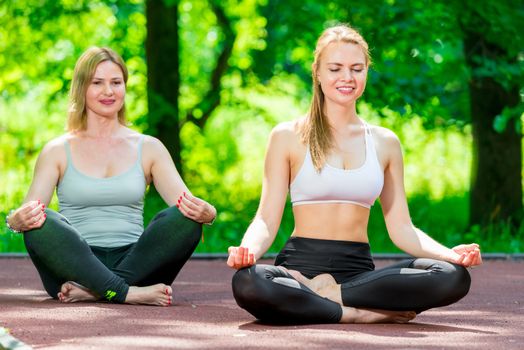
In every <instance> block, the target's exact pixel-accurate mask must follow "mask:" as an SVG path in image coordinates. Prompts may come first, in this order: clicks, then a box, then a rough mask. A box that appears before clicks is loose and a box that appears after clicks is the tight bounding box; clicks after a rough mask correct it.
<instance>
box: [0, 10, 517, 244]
mask: <svg viewBox="0 0 524 350" xmlns="http://www.w3.org/2000/svg"><path fill="white" fill-rule="evenodd" d="M472 3H473V2H472ZM480 3H481V4H482V6H479V7H478V11H480V13H481V14H483V15H484V14H485V15H487V14H488V13H489V12H490V11H492V12H493V11H495V13H497V14H498V16H499V18H498V19H493V20H492V25H493V26H494V28H495V29H496V30H495V31H493V32H492V33H495V34H493V35H496V34H497V33H498V34H500V39H499V40H500V41H503V42H504V44H507V45H508V46H511V47H512V48H513V49H514V50H520V51H519V56H518V57H519V60H518V61H516V62H505V63H503V62H485V65H484V67H485V71H478V72H470V71H469V70H468V68H467V67H466V65H465V63H464V53H463V52H462V51H463V48H462V44H461V39H462V38H461V36H460V33H461V32H460V26H461V25H465V23H466V24H467V25H474V17H471V18H469V17H466V14H464V15H462V14H461V15H460V16H459V15H458V13H459V12H458V10H459V9H458V5H457V4H455V3H453V4H451V5H449V4H448V3H447V2H443V1H436V2H431V3H429V2H427V1H408V0H386V1H375V2H359V3H354V4H353V3H352V4H351V6H349V5H348V3H347V2H345V1H340V0H333V1H318V0H316V1H314V0H302V1H278V0H244V1H242V0H227V1H223V2H221V5H222V6H223V7H224V8H225V10H226V14H227V16H228V18H229V20H230V21H231V22H232V24H233V28H234V31H235V35H236V37H235V44H234V48H233V52H232V56H231V57H230V59H229V61H228V63H229V68H228V70H227V72H226V74H225V76H223V78H222V88H221V91H220V94H221V105H220V106H219V107H218V108H217V109H216V110H215V111H214V113H213V116H212V118H211V119H209V121H208V123H207V124H206V126H205V128H204V129H203V130H201V129H199V128H197V127H196V126H195V125H193V124H191V123H186V124H184V125H183V127H182V129H181V140H182V144H183V151H182V154H181V155H182V164H183V169H184V177H185V181H186V182H187V184H188V186H189V187H190V188H191V190H192V191H193V192H194V193H195V195H197V196H201V197H202V198H205V199H206V200H208V201H209V202H211V203H213V204H214V205H215V206H216V207H217V209H218V212H219V216H218V219H217V221H216V222H215V224H214V225H213V226H211V227H207V226H206V227H205V242H204V243H201V244H200V245H199V247H198V248H197V251H199V252H225V251H226V249H227V247H228V246H229V245H231V244H237V243H238V242H239V241H240V239H241V236H242V234H243V232H244V231H245V229H246V228H247V226H248V225H249V223H250V221H251V220H252V218H253V216H254V214H255V212H256V209H257V205H258V199H259V196H260V185H261V179H262V166H263V157H264V150H265V145H266V142H267V137H268V135H269V131H270V130H271V128H272V127H273V126H274V125H276V124H277V123H278V122H281V121H285V120H290V119H293V118H295V117H297V116H300V115H302V114H303V113H304V112H305V111H306V110H307V108H308V105H309V98H310V83H311V81H310V66H311V62H312V51H313V48H314V45H315V40H316V38H317V37H318V34H319V33H320V32H321V30H322V29H323V28H324V27H326V26H327V25H329V24H332V23H334V21H333V19H334V18H336V19H337V20H339V21H341V22H349V23H351V24H352V25H354V26H355V27H357V28H359V29H360V30H361V31H362V34H363V35H364V37H365V38H366V39H367V40H368V42H369V43H370V46H371V54H372V57H373V61H374V64H373V67H372V70H371V71H370V74H369V81H368V86H367V91H366V93H365V96H364V100H365V102H362V103H360V104H359V106H358V108H359V113H360V114H361V115H362V116H363V117H364V118H365V119H366V120H368V121H369V122H371V123H375V124H380V125H382V126H385V127H388V128H391V129H392V130H394V131H395V132H396V133H397V134H398V135H399V137H400V139H401V141H402V143H403V146H404V154H405V163H406V168H405V176H406V189H407V192H408V196H409V198H410V208H411V214H412V217H413V221H414V223H415V224H416V225H418V226H419V227H421V228H422V229H424V230H427V231H428V232H429V233H430V234H431V235H433V236H434V237H435V238H437V239H438V240H440V241H441V242H443V243H444V244H446V245H452V244H455V243H459V242H462V241H464V240H475V241H480V242H479V243H481V245H482V246H483V247H484V248H487V249H488V250H491V251H504V252H518V251H523V247H522V243H521V242H522V238H524V232H523V231H524V228H523V227H522V226H521V227H520V228H517V229H516V230H515V229H511V228H510V227H508V226H504V223H495V224H493V225H492V226H490V227H472V228H468V227H467V218H468V209H469V208H468V188H469V179H470V166H471V142H472V141H471V131H470V127H469V126H468V122H469V119H468V115H469V107H468V96H467V80H468V77H469V76H470V75H471V74H484V73H483V72H490V74H495V75H496V76H497V77H499V78H500V79H502V80H504V81H505V82H506V84H509V85H511V84H514V83H515V82H517V83H518V84H519V86H521V87H522V86H523V85H522V82H521V80H522V74H523V71H524V70H523V69H522V64H523V62H524V53H523V52H522V47H524V45H521V44H522V40H523V39H522V35H523V33H524V30H522V29H523V28H522V22H519V19H522V11H523V9H522V4H519V2H518V1H515V2H514V3H513V2H512V1H502V2H496V3H495V2H489V3H490V4H487V3H488V2H485V1H481V2H480ZM468 4H469V2H468ZM497 4H499V5H497ZM179 11H180V12H179V13H180V18H179V28H180V46H181V47H180V55H181V57H180V60H181V62H180V63H181V66H180V77H181V86H180V97H179V103H180V112H179V113H180V117H181V120H183V118H184V116H185V115H186V114H187V113H188V111H189V110H191V109H193V108H194V107H195V105H196V104H197V103H198V101H200V100H201V99H202V97H203V96H204V95H205V93H206V91H207V90H208V89H209V87H210V73H211V71H212V69H213V67H214V64H215V62H216V59H217V57H216V56H217V54H218V52H219V51H220V45H221V40H222V39H223V35H224V34H223V33H222V32H221V30H220V27H219V25H218V24H217V20H216V18H215V16H214V14H213V11H212V10H211V8H210V6H209V3H208V2H207V1H206V0H193V1H190V0H182V1H180V2H179ZM468 16H469V15H468ZM501 23H502V24H501ZM508 28H509V29H508ZM490 33H491V32H490ZM146 35H147V33H146V28H145V15H144V4H143V1H141V0H127V1H124V0H105V1H104V0H92V1H71V0H57V1H39V0H24V1H16V2H15V1H7V2H1V3H0V66H1V67H2V69H1V70H0V174H1V176H0V187H1V188H2V191H1V192H0V219H1V220H2V222H3V219H4V217H5V215H6V213H7V212H8V210H9V209H11V208H13V207H16V206H18V205H19V204H20V203H21V202H22V200H23V197H24V194H25V192H26V190H27V188H28V186H29V183H30V181H31V177H32V168H33V165H34V162H35V160H36V157H37V155H38V152H39V150H40V149H41V148H42V147H43V145H44V144H45V143H46V142H47V141H48V140H50V139H52V138H53V137H56V136H58V135H59V134H61V133H62V132H63V130H64V124H65V123H64V122H65V116H66V113H67V108H68V106H67V92H68V88H69V84H70V80H71V76H72V71H73V67H74V63H75V61H76V59H77V58H78V56H79V55H80V54H81V53H82V52H83V51H84V50H85V49H86V48H88V47H90V46H92V45H97V46H110V47H112V48H114V49H115V50H116V51H118V52H119V53H121V55H122V56H123V58H124V59H125V61H126V64H127V65H128V68H129V71H130V79H129V82H128V87H127V88H128V92H127V98H126V104H127V111H128V116H129V120H130V121H131V123H132V127H133V128H135V129H137V130H139V131H143V130H146V129H147V127H148V109H147V98H146V91H147V88H146V83H147V79H146V70H147V66H146V62H145V52H144V40H145V37H146ZM519 45H520V46H519ZM494 70H496V73H494ZM509 85H508V86H509ZM509 115H514V113H513V114H512V113H509V112H508V116H509ZM518 115H519V116H521V118H517V119H516V120H514V122H515V125H517V124H518V123H520V125H521V123H522V112H520V113H518ZM512 122H513V121H512V119H511V118H510V117H505V116H504V115H502V116H501V117H500V118H499V119H498V122H497V123H498V124H497V125H496V126H495V127H498V128H503V127H506V126H507V125H510V124H511V123H512ZM163 206H164V204H163V203H156V202H148V203H146V213H145V221H146V222H148V221H149V219H150V218H151V217H152V216H153V215H154V213H155V212H156V211H157V210H158V209H159V208H161V207H163ZM50 207H51V208H54V209H57V202H56V198H54V199H53V202H52V203H51V205H50ZM292 229H293V219H292V215H291V208H290V207H289V205H288V207H286V210H285V213H284V219H283V221H282V225H281V227H280V231H279V234H278V238H277V240H276V242H275V244H274V245H273V247H272V251H276V250H278V249H279V247H280V246H281V245H282V244H283V242H284V241H285V240H286V239H287V237H288V236H289V234H290V232H291V231H292ZM2 232H4V234H2ZM369 232H370V239H371V243H372V246H373V250H374V251H395V248H394V247H393V246H392V244H391V243H390V241H389V239H388V237H387V232H386V230H385V226H384V223H383V218H382V215H381V212H380V204H379V203H377V204H376V205H375V206H374V207H373V209H372V216H371V220H370V229H369ZM497 233H498V234H499V235H497ZM480 237H482V238H480ZM23 249H24V248H23V242H22V241H21V239H20V237H19V236H14V235H11V234H9V233H6V229H5V228H4V227H3V226H1V228H0V251H23Z"/></svg>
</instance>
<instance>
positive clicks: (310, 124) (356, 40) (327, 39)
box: [301, 24, 371, 172]
mask: <svg viewBox="0 0 524 350" xmlns="http://www.w3.org/2000/svg"><path fill="white" fill-rule="evenodd" d="M332 42H344V43H351V44H356V45H358V46H360V48H361V49H362V51H363V52H364V55H365V56H366V65H367V66H369V65H371V56H370V54H369V48H368V44H367V42H366V41H365V40H364V38H363V37H362V36H361V35H360V34H359V33H358V32H357V31H356V30H355V29H353V28H351V27H350V26H348V25H345V24H342V25H337V26H334V27H330V28H327V29H326V30H324V31H323V32H322V34H321V35H320V37H319V38H318V41H317V46H316V48H315V52H314V56H315V59H314V61H313V65H312V72H311V75H312V77H313V97H312V99H311V105H310V108H309V112H308V114H307V116H306V119H305V122H304V124H303V126H302V130H301V134H302V135H301V136H302V142H303V143H304V144H305V145H307V146H308V147H309V150H310V152H311V158H312V160H313V165H314V167H315V169H316V170H317V171H318V172H320V170H321V169H322V166H323V165H324V163H325V160H326V156H327V154H328V153H329V151H330V150H331V148H332V146H333V136H332V133H331V126H330V125H329V121H328V120H327V117H326V115H325V113H324V93H323V92H322V88H321V86H320V82H319V80H318V68H319V66H320V56H321V54H322V51H323V50H324V49H325V48H326V46H327V45H328V44H330V43H332Z"/></svg>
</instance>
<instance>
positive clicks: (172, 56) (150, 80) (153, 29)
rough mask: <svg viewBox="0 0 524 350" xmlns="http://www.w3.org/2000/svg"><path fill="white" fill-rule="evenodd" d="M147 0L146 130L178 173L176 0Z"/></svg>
mask: <svg viewBox="0 0 524 350" xmlns="http://www.w3.org/2000/svg"><path fill="white" fill-rule="evenodd" d="M171 3H172V4H171V5H166V1H162V0H147V1H146V18H147V38H146V60H147V95H148V96H147V102H148V110H149V114H148V121H149V130H148V132H149V133H151V134H153V135H155V136H157V137H158V139H159V140H160V141H162V143H163V144H164V145H165V146H166V148H167V149H168V151H169V153H170V154H171V157H172V158H173V160H174V162H175V165H176V167H177V169H178V171H179V173H180V174H181V175H182V166H181V159H180V151H181V145H180V125H179V120H178V95H179V89H180V76H179V50H178V40H179V39H178V1H172V2H171Z"/></svg>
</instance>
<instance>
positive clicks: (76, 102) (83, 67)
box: [67, 46, 128, 131]
mask: <svg viewBox="0 0 524 350" xmlns="http://www.w3.org/2000/svg"><path fill="white" fill-rule="evenodd" d="M105 61H111V62H113V63H114V64H116V65H118V66H119V67H120V69H121V70H122V75H123V76H124V84H125V83H127V77H128V72H127V67H126V65H125V63H124V60H123V59H122V57H120V55H118V54H117V53H116V52H115V51H113V50H111V49H109V48H107V47H96V46H95V47H91V48H89V49H87V50H86V51H85V52H84V53H83V54H82V56H80V58H79V59H78V61H76V65H75V71H74V73H73V80H72V81H71V91H70V94H69V113H68V117H67V130H68V131H78V130H85V129H86V128H87V110H86V92H87V88H88V87H89V84H90V83H91V79H93V75H94V74H95V71H96V67H97V66H98V65H99V64H100V63H101V62H105ZM118 122H119V123H120V124H122V125H126V108H125V103H124V104H123V105H122V108H121V109H120V111H118Z"/></svg>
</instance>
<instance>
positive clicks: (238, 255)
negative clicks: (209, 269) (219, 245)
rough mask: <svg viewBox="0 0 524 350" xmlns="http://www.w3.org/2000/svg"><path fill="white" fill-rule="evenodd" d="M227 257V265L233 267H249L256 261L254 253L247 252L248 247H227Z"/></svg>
mask: <svg viewBox="0 0 524 350" xmlns="http://www.w3.org/2000/svg"><path fill="white" fill-rule="evenodd" d="M227 252H228V253H229V257H228V258H227V265H228V266H229V267H232V268H234V269H237V270H239V269H241V268H244V267H249V266H251V265H254V264H255V263H256V259H255V254H253V253H249V249H248V248H245V247H229V248H228V249H227Z"/></svg>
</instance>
